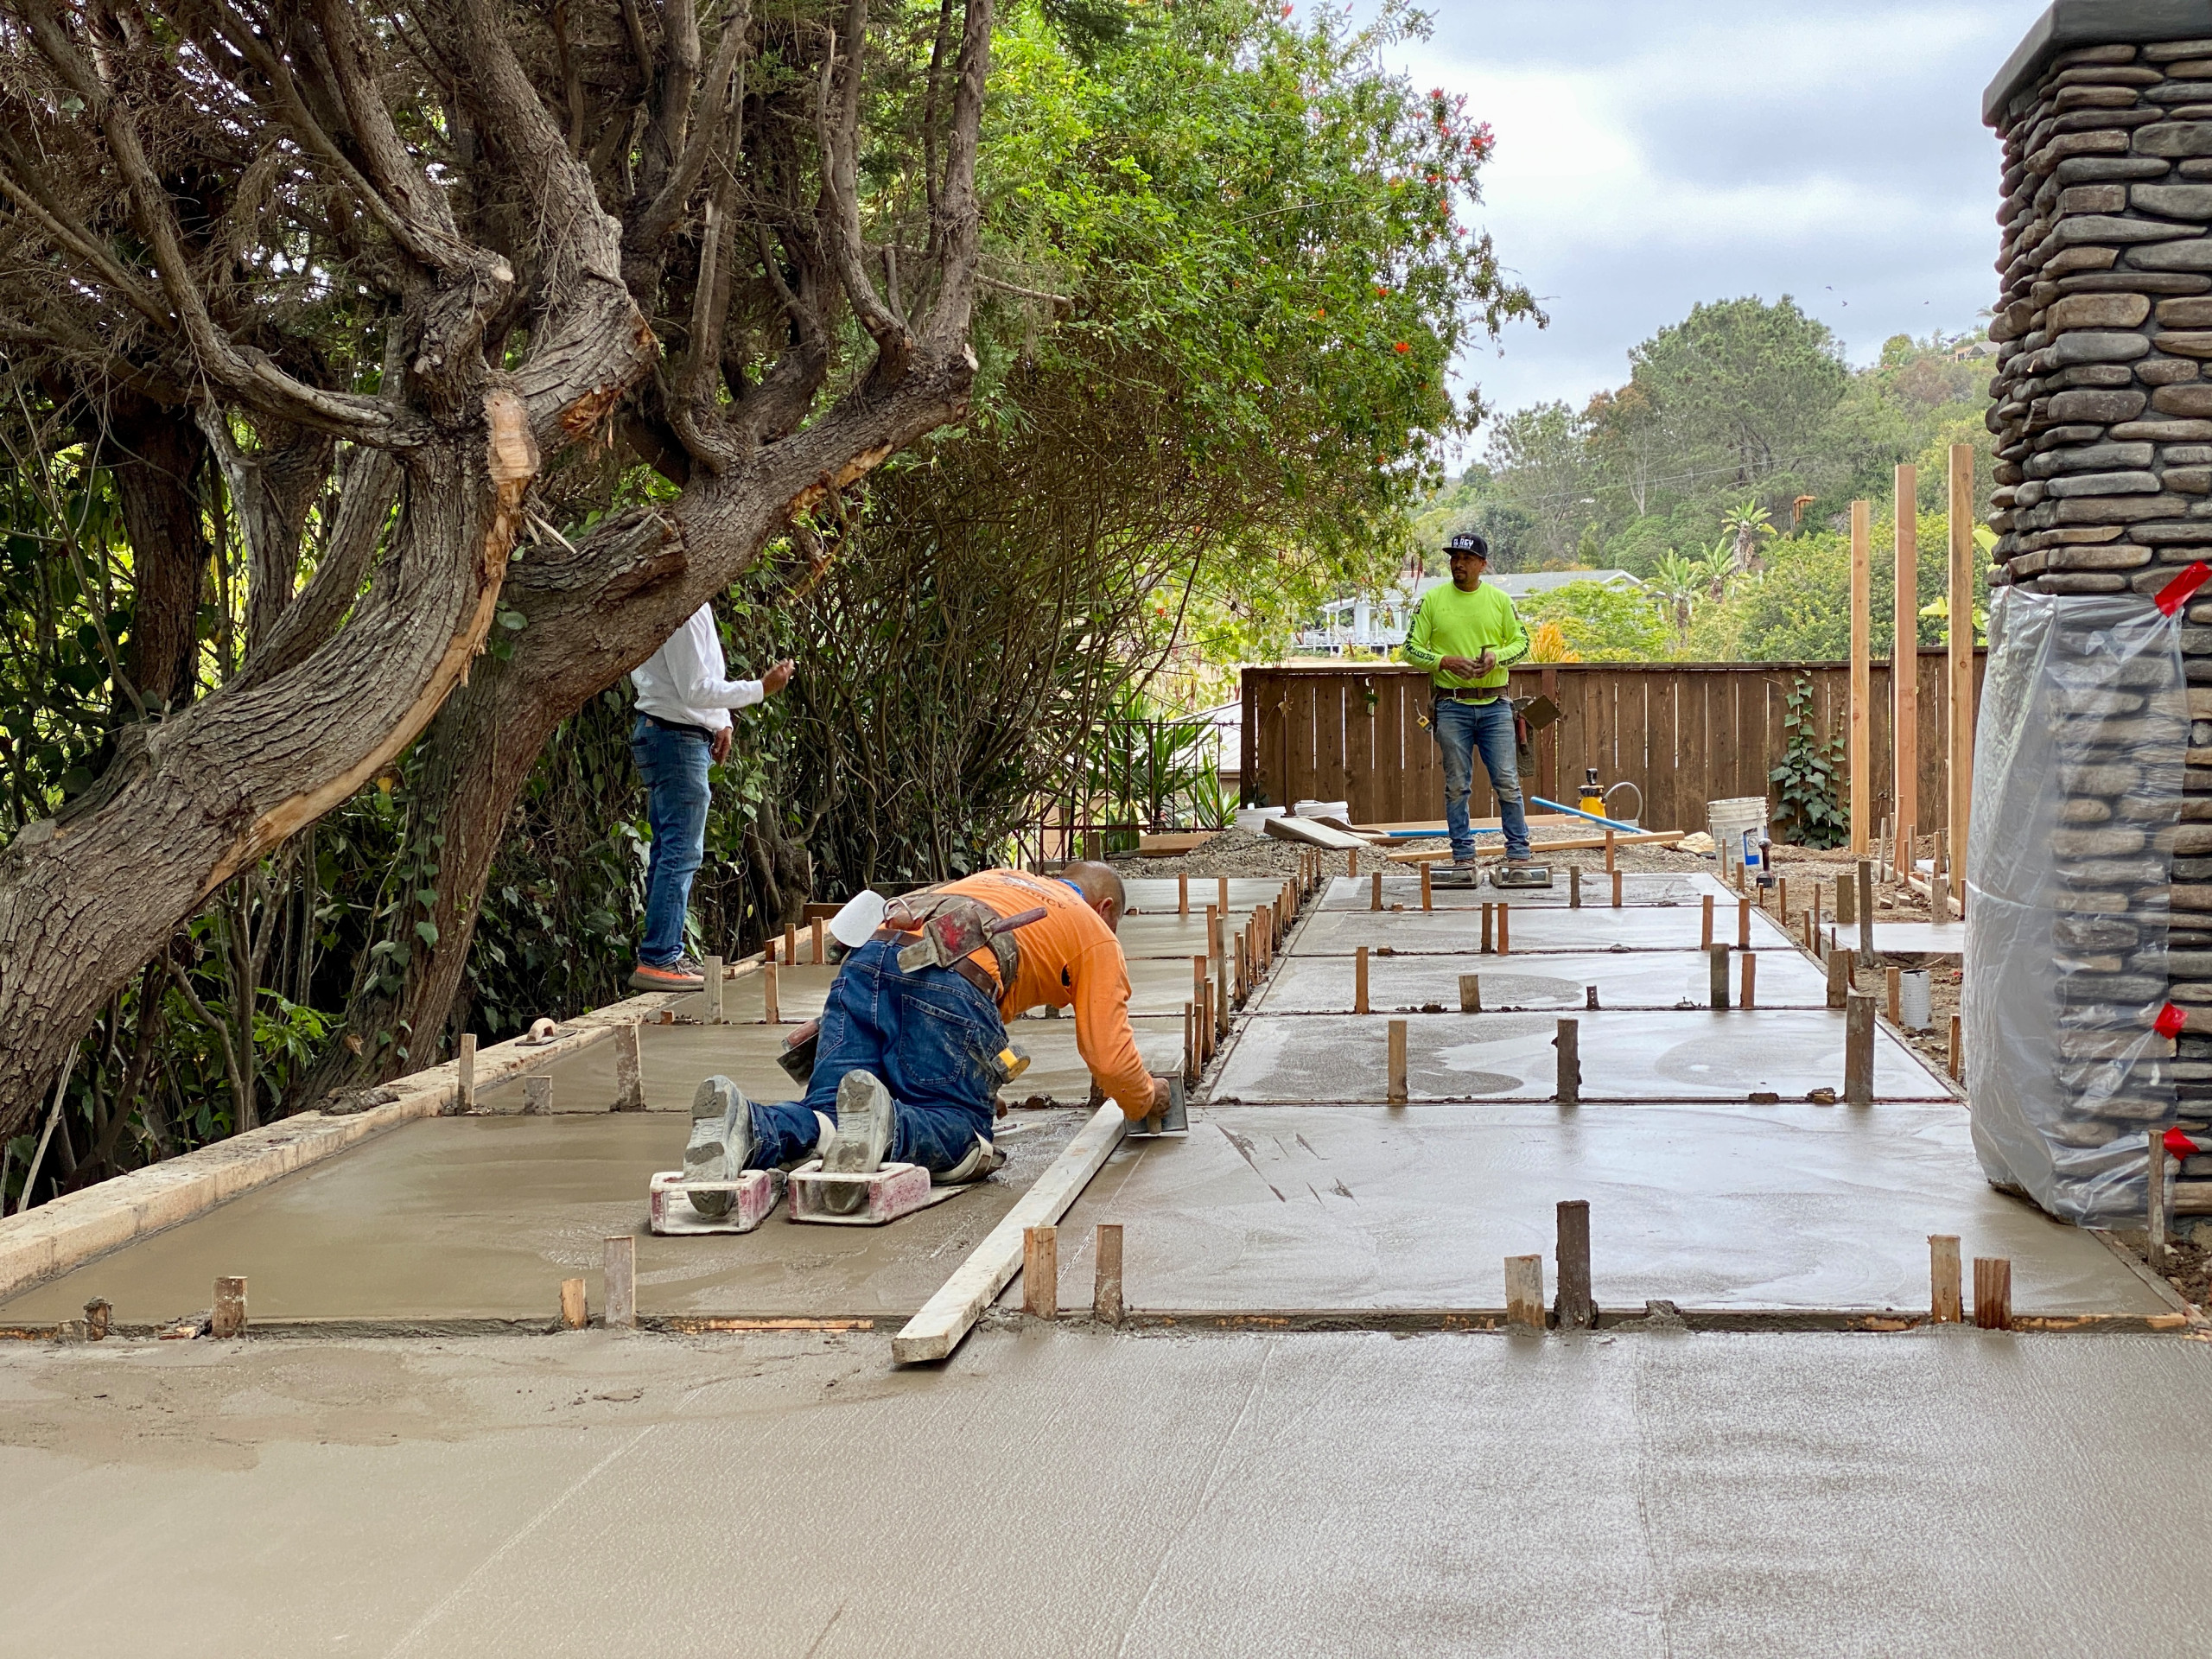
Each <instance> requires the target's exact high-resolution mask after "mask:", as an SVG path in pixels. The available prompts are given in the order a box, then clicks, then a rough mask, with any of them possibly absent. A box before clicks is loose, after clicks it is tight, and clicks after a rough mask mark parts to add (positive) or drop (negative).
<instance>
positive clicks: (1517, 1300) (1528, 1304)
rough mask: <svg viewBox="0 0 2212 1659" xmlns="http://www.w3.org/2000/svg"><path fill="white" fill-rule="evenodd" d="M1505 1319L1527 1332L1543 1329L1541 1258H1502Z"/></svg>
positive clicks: (1509, 1323)
mask: <svg viewBox="0 0 2212 1659" xmlns="http://www.w3.org/2000/svg"><path fill="white" fill-rule="evenodd" d="M1505 1322H1506V1323H1507V1324H1508V1325H1521V1326H1523V1327H1524V1328H1526V1329H1528V1330H1530V1331H1541V1330H1542V1329H1543V1328H1544V1258H1543V1257H1542V1256H1541V1255H1509V1256H1507V1257H1506V1258H1505Z"/></svg>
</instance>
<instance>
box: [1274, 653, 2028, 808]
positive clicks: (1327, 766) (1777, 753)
mask: <svg viewBox="0 0 2212 1659" xmlns="http://www.w3.org/2000/svg"><path fill="white" fill-rule="evenodd" d="M1986 654H1987V653H1986V652H1982V651H1977V652H1975V653H1974V693H1975V698H1976V706H1979V702H1980V690H1981V674H1982V667H1983V661H1984V658H1985V657H1986ZM1947 662H1948V658H1947V657H1946V655H1945V653H1944V652H1942V650H1941V649H1938V648H1934V647H1928V646H1923V647H1922V649H1921V652H1920V662H1919V665H1918V666H1919V695H1918V709H1917V715H1918V719H1917V722H1916V723H1917V726H1918V742H1917V745H1916V747H1917V750H1918V761H1919V771H1920V782H1919V791H1918V793H1919V805H1918V818H1919V824H1918V827H1919V829H1921V830H1922V831H1923V833H1924V832H1926V831H1928V830H1931V829H1943V828H1945V827H1946V824H1945V819H1946V817H1948V801H1949V799H1950V790H1949V783H1948V779H1949V767H1948V753H1949V744H1950V699H1949V697H1948V696H1947V695H1946V690H1945V680H1946V675H1947ZM1801 681H1802V682H1804V683H1808V684H1809V685H1810V687H1811V689H1812V693H1813V702H1812V710H1813V715H1814V718H1815V721H1816V722H1817V729H1818V730H1819V732H1820V734H1821V737H1822V739H1823V740H1824V741H1825V740H1827V739H1831V738H1834V739H1840V738H1842V737H1843V736H1844V735H1845V721H1846V718H1847V699H1848V697H1849V695H1850V686H1851V671H1850V668H1849V665H1848V664H1843V663H1648V664H1646V663H1558V664H1539V665H1532V666H1529V667H1527V668H1522V669H1516V670H1515V671H1514V672H1513V675H1512V680H1511V690H1512V693H1513V695H1514V696H1516V697H1518V696H1534V695H1536V694H1537V693H1541V694H1543V695H1544V696H1548V697H1549V698H1551V700H1552V701H1553V702H1555V703H1557V704H1558V705H1559V706H1560V709H1561V710H1562V711H1563V716H1564V717H1563V718H1562V719H1560V721H1557V722H1556V723H1554V725H1552V726H1551V727H1549V728H1548V729H1546V730H1545V731H1544V732H1542V733H1541V734H1539V735H1538V737H1537V740H1536V751H1535V766H1534V768H1533V771H1532V772H1531V773H1529V774H1524V776H1523V777H1522V780H1521V787H1522V792H1523V793H1524V794H1525V795H1541V796H1543V797H1544V798H1547V799H1549V800H1554V801H1563V802H1565V803H1566V804H1568V805H1570V806H1571V805H1573V804H1574V803H1575V801H1576V798H1577V797H1578V796H1579V795H1580V785H1581V783H1582V778H1583V769H1584V768H1585V767H1586V766H1595V767H1597V769H1598V777H1599V781H1600V782H1601V783H1603V784H1605V785H1608V786H1610V785H1613V784H1616V783H1619V782H1621V781H1622V780H1624V779H1626V780H1627V781H1629V782H1630V783H1633V784H1636V785H1637V786H1638V787H1640V788H1641V789H1642V790H1643V823H1645V824H1647V825H1649V827H1651V828H1653V829H1702V828H1703V827H1704V825H1705V804H1706V803H1707V801H1717V800H1725V799H1727V798H1732V797H1736V796H1745V795H1765V796H1767V797H1768V798H1769V799H1770V800H1771V799H1772V798H1773V785H1771V784H1770V782H1769V780H1768V774H1769V773H1770V772H1771V771H1772V770H1773V769H1774V768H1775V767H1776V766H1779V765H1780V764H1781V762H1782V758H1783V751H1784V748H1785V747H1786V745H1787V741H1788V734H1787V733H1786V732H1785V731H1784V730H1783V719H1784V718H1785V716H1786V715H1788V712H1789V709H1788V706H1787V702H1786V699H1787V698H1788V696H1789V693H1790V690H1791V689H1792V688H1793V687H1795V686H1796V685H1797V684H1798V683H1800V682H1801ZM1872 702H1873V709H1872V721H1871V724H1872V772H1873V785H1874V788H1873V799H1874V806H1873V817H1874V823H1872V824H1870V825H1869V826H1868V833H1869V834H1870V835H1872V833H1874V831H1875V829H1876V828H1877V827H1878V825H1879V823H1880V821H1881V819H1882V818H1883V817H1885V815H1887V814H1888V812H1889V810H1890V803H1891V781H1890V766H1891V760H1890V726H1891V718H1890V665H1889V664H1888V663H1886V662H1877V663H1875V664H1873V696H1872ZM1428 713H1429V682H1428V677H1427V675H1426V674H1424V673H1422V672H1421V671H1419V670H1418V669H1413V668H1405V667H1401V666H1398V665H1396V664H1336V663H1331V664H1317V665H1313V666H1306V665H1291V664H1283V665H1279V666H1268V667H1257V668H1248V669H1246V670H1245V671H1244V729H1243V786H1242V793H1243V799H1244V802H1245V804H1247V805H1254V806H1267V805H1282V806H1287V805H1289V804H1291V803H1293V802H1294V801H1299V800H1304V799H1306V798H1313V799H1319V800H1329V801H1334V800H1344V801H1349V802H1350V803H1351V815H1352V819H1353V821H1354V822H1355V823H1407V822H1419V821H1423V820H1427V819H1432V818H1440V817H1443V816H1444V766H1443V757H1442V756H1441V755H1440V753H1438V751H1437V747H1436V741H1435V739H1434V738H1433V736H1431V734H1430V733H1429V730H1428V728H1427V726H1426V725H1425V724H1424V723H1423V722H1424V721H1426V720H1427V717H1428ZM1843 753H1844V746H1841V745H1839V747H1838V751H1837V754H1838V777H1837V804H1838V806H1839V808H1841V807H1843V806H1844V805H1846V804H1847V803H1848V801H1849V793H1848V790H1847V785H1846V783H1845V780H1844V776H1843V773H1844V771H1845V769H1846V763H1845V761H1844V759H1843ZM1468 810H1470V811H1471V812H1472V813H1474V814H1475V815H1476V816H1478V817H1487V816H1489V815H1491V814H1492V813H1494V812H1496V811H1497V804H1496V802H1495V801H1494V800H1493V799H1492V798H1491V791H1490V784H1489V780H1488V779H1486V778H1485V777H1484V773H1483V769H1482V766H1480V764H1479V763H1478V765H1477V766H1476V767H1475V780H1474V791H1473V794H1472V796H1471V798H1470V800H1469V802H1468Z"/></svg>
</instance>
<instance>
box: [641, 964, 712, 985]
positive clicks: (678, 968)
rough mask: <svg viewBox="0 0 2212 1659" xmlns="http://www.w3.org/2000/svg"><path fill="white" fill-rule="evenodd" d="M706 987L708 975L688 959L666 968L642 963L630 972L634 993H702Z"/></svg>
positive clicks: (667, 965)
mask: <svg viewBox="0 0 2212 1659" xmlns="http://www.w3.org/2000/svg"><path fill="white" fill-rule="evenodd" d="M706 986H707V976H706V974H705V973H704V972H703V971H702V969H700V966H699V964H698V963H696V962H693V961H692V960H691V959H690V957H683V958H681V959H679V960H677V961H675V962H671V963H667V964H666V965H665V966H658V965H656V964H654V963H650V962H641V963H639V964H638V965H637V966H636V967H634V968H632V969H631V970H630V988H631V989H632V990H633V991H700V990H704V989H705V988H706Z"/></svg>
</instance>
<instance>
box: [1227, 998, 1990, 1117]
mask: <svg viewBox="0 0 2212 1659" xmlns="http://www.w3.org/2000/svg"><path fill="white" fill-rule="evenodd" d="M1570 1017H1572V1018H1573V1019H1574V1020H1576V1021H1577V1022H1578V1025H1579V1030H1578V1035H1579V1037H1580V1049H1581V1056H1582V1097H1583V1098H1584V1099H1585V1100H1623V1101H1641V1100H1694V1101H1741V1100H1745V1099H1747V1098H1748V1097H1749V1096H1751V1094H1753V1093H1772V1094H1777V1095H1779V1096H1782V1098H1783V1100H1802V1099H1803V1098H1804V1097H1805V1096H1806V1095H1808V1093H1810V1092H1811V1091H1812V1090H1815V1089H1834V1090H1839V1091H1840V1090H1841V1089H1842V1087H1843V1023H1844V1015H1843V1013H1842V1011H1841V1010H1840V1009H1837V1010H1834V1011H1833V1012H1832V1011H1830V1010H1828V1009H1826V1008H1820V1009H1801V1008H1758V1009H1751V1010H1742V1009H1738V1010H1734V1011H1732V1012H1729V1013H1726V1014H1718V1013H1714V1012H1713V1011H1711V1010H1709V1009H1708V1010H1703V1011H1700V1012H1694V1013H1675V1012H1657V1013H1655V1012H1648V1011H1637V1010H1630V1009H1621V1008H1605V1009H1600V1010H1599V1011H1597V1012H1595V1013H1592V1012H1588V1011H1580V1012H1576V1013H1573V1014H1572V1015H1571V1016H1570ZM1559 1019H1560V1016H1558V1015H1554V1014H1414V1015H1411V1016H1408V1019H1407V1021H1406V1027H1407V1031H1406V1048H1407V1076H1408V1087H1409V1089H1410V1091H1411V1095H1412V1098H1414V1100H1471V1099H1474V1100H1549V1099H1551V1098H1552V1097H1553V1094H1554V1090H1555V1089H1556V1087H1557V1084H1558V1052H1557V1050H1556V1049H1555V1048H1554V1046H1553V1042H1554V1037H1555V1036H1556V1035H1557V1033H1558V1030H1559ZM1389 1025H1390V1021H1389V1018H1388V1017H1387V1016H1385V1015H1383V1014H1364V1015H1363V1014H1304V1015H1299V1016H1296V1017H1293V1016H1290V1015H1282V1016H1280V1017H1275V1018H1268V1017H1264V1016H1262V1017H1260V1018H1256V1019H1250V1020H1243V1021H1241V1022H1240V1023H1239V1024H1238V1026H1237V1028H1236V1039H1235V1042H1234V1044H1233V1046H1231V1047H1230V1050H1229V1052H1228V1054H1227V1057H1226V1058H1224V1061H1223V1063H1222V1067H1221V1070H1220V1071H1219V1072H1218V1074H1217V1076H1216V1077H1214V1079H1213V1083H1212V1085H1211V1089H1210V1090H1209V1091H1208V1098H1210V1099H1211V1100H1214V1101H1217V1102H1231V1101H1241V1102H1244V1103H1278V1102H1279V1103H1291V1104H1296V1103H1306V1102H1334V1101H1355V1100H1356V1101H1380V1100H1382V1099H1383V1098H1384V1094H1385V1090H1386V1087H1387V1084H1388V1081H1389ZM1874 1095H1875V1098H1876V1099H1877V1100H1883V1101H1890V1100H1948V1099H1951V1098H1952V1097H1953V1096H1952V1095H1951V1092H1950V1090H1949V1089H1948V1086H1947V1085H1946V1084H1944V1083H1943V1082H1942V1079H1941V1078H1939V1077H1936V1074H1935V1073H1934V1072H1932V1071H1929V1069H1928V1068H1927V1067H1926V1066H1925V1065H1922V1064H1921V1062H1920V1059H1919V1058H1918V1057H1917V1056H1916V1055H1915V1054H1914V1053H1913V1052H1912V1051H1911V1050H1910V1049H1909V1048H1907V1047H1906V1046H1904V1044H1903V1043H1901V1042H1899V1041H1897V1039H1896V1038H1895V1037H1893V1036H1891V1034H1890V1033H1889V1032H1887V1031H1886V1030H1881V1029H1877V1031H1876V1032H1875V1033H1874ZM1953 1109H1954V1110H1957V1108H1953ZM1961 1122H1964V1117H1963V1114H1961Z"/></svg>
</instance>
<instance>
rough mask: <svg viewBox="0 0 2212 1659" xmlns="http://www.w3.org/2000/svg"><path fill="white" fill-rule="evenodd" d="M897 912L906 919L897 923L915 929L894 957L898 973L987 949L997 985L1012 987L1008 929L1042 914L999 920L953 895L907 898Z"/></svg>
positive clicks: (1015, 960) (1015, 972)
mask: <svg viewBox="0 0 2212 1659" xmlns="http://www.w3.org/2000/svg"><path fill="white" fill-rule="evenodd" d="M900 908H901V909H902V910H903V911H904V912H905V916H906V919H905V921H904V922H903V923H901V924H900V925H904V926H906V927H910V928H912V929H914V930H915V931H918V932H919V933H920V935H921V938H918V939H917V940H916V941H915V942H914V943H913V944H910V945H908V946H907V947H906V949H905V950H901V951H900V952H899V972H901V973H906V974H917V973H919V972H920V971H921V970H922V969H925V968H950V966H952V964H953V963H956V962H959V961H962V960H963V959H964V958H966V957H970V956H973V955H974V954H975V953H976V951H978V950H982V948H983V947H984V946H986V945H988V946H989V947H990V950H991V956H992V958H993V959H994V960H995V962H996V963H997V964H998V970H999V983H1000V984H1001V985H1012V984H1013V983H1014V981H1015V979H1017V978H1018V977H1019V976H1020V973H1021V950H1020V947H1019V946H1018V945H1016V944H1014V931H1015V930H1016V929H1017V928H1020V927H1026V926H1027V925H1028V924H1029V923H1031V922H1033V921H1041V920H1042V919H1043V918H1044V916H1045V912H1043V911H1042V910H1034V911H1024V912H1022V913H1021V914H1020V915H1019V916H1009V917H1007V918H1004V919H1003V920H1001V918H1000V917H999V913H998V912H996V911H995V910H993V909H992V908H991V907H990V906H988V905H986V904H984V903H982V901H981V900H979V899H969V898H967V897H965V896H963V895H962V894H959V893H950V894H945V895H942V896H939V897H936V898H920V899H916V898H914V897H909V898H907V899H904V900H902V901H901V902H900ZM887 919H888V918H887Z"/></svg>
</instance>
